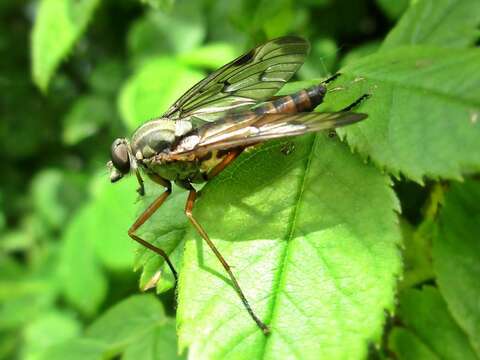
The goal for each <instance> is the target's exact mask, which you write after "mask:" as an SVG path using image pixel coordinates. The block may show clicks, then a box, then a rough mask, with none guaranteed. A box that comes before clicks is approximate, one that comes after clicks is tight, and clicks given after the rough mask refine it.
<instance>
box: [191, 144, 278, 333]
mask: <svg viewBox="0 0 480 360" xmlns="http://www.w3.org/2000/svg"><path fill="white" fill-rule="evenodd" d="M242 151H243V149H235V150H232V151H231V152H229V153H228V154H227V155H226V156H225V157H224V158H223V160H222V161H221V162H220V163H219V164H218V165H217V166H215V167H214V168H213V169H212V170H210V172H209V173H208V175H207V180H210V179H212V178H213V177H215V176H217V175H218V174H219V173H220V172H222V170H223V169H225V168H226V167H227V166H228V165H229V164H230V163H231V162H232V161H233V160H235V159H236V158H237V157H238V155H240V154H241V152H242ZM183 186H184V187H185V188H187V189H188V190H189V191H190V193H189V194H188V199H187V204H186V205H185V215H187V218H188V220H190V222H191V223H192V225H193V226H194V228H195V230H197V232H198V233H199V234H200V236H201V237H202V238H203V239H204V240H205V242H206V243H207V245H208V246H209V247H210V249H211V250H212V251H213V253H214V254H215V256H216V257H217V259H218V260H219V261H220V263H221V264H222V266H223V268H224V269H225V271H226V272H227V273H228V276H229V277H230V280H231V281H232V284H233V287H234V288H235V291H236V292H237V294H238V296H239V297H240V300H242V303H243V306H244V307H245V309H246V310H247V312H248V313H249V314H250V316H251V317H252V319H253V320H254V321H255V323H256V324H257V325H258V327H259V328H260V329H261V330H262V331H263V333H264V334H265V335H268V334H269V333H270V329H269V328H268V326H267V325H265V324H264V323H263V322H262V321H261V320H260V318H259V317H258V316H257V315H256V314H255V313H254V311H253V310H252V307H251V306H250V303H249V302H248V300H247V298H246V297H245V294H244V293H243V291H242V288H241V287H240V284H239V283H238V280H237V278H236V277H235V275H234V274H233V272H232V270H231V268H230V265H229V264H228V263H227V261H226V260H225V258H224V257H223V256H222V254H221V253H220V251H218V249H217V247H216V246H215V244H214V243H213V242H212V240H211V239H210V237H209V236H208V234H207V232H206V231H205V230H204V229H203V227H202V225H200V223H199V222H198V221H197V219H195V217H194V216H193V206H194V205H195V199H196V198H197V191H196V190H195V189H194V188H193V186H192V185H191V184H189V183H184V184H183Z"/></svg>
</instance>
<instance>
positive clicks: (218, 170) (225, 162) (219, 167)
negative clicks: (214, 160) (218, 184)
mask: <svg viewBox="0 0 480 360" xmlns="http://www.w3.org/2000/svg"><path fill="white" fill-rule="evenodd" d="M242 151H243V148H238V149H234V150H232V151H230V152H229V153H228V154H227V155H226V156H225V157H224V158H223V159H222V161H221V162H220V163H219V164H217V165H216V166H215V167H214V168H213V169H212V170H210V172H209V173H208V174H207V181H208V180H211V179H212V178H214V177H215V176H217V175H218V174H220V173H221V172H222V171H223V169H225V168H226V167H227V166H228V165H229V164H230V163H231V162H232V161H233V160H235V159H236V158H237V157H238V155H240V154H241V153H242Z"/></svg>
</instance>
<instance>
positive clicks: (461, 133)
mask: <svg viewBox="0 0 480 360" xmlns="http://www.w3.org/2000/svg"><path fill="white" fill-rule="evenodd" d="M341 73H342V76H340V77H339V78H338V81H336V82H335V83H334V84H332V85H331V88H335V87H338V86H342V87H343V88H344V89H345V91H332V92H331V93H330V94H328V95H327V102H328V103H330V104H335V106H334V108H335V109H340V108H342V107H343V106H346V105H348V104H349V103H351V102H352V101H353V100H355V98H356V97H358V96H360V95H362V94H365V93H368V94H371V97H370V98H369V99H368V100H366V101H364V103H363V104H362V105H361V106H359V107H358V108H357V110H358V111H361V112H365V113H367V114H368V119H367V120H365V121H363V122H362V123H361V124H359V125H358V126H354V127H346V128H343V129H340V133H341V134H347V140H348V142H349V143H350V145H351V146H352V147H353V148H355V149H357V150H358V151H359V152H360V153H362V154H363V155H364V156H365V157H367V156H368V157H370V158H371V159H372V160H373V161H374V162H375V163H376V164H378V165H379V166H380V167H382V168H386V169H388V170H389V171H391V172H393V173H399V172H401V173H403V174H405V175H406V176H407V177H409V178H411V179H413V180H415V181H417V182H421V181H422V178H423V177H431V178H437V177H442V178H448V179H458V178H461V176H462V174H466V173H471V172H474V171H478V170H480V156H478V154H479V151H480V141H479V139H480V121H479V118H480V49H474V50H473V49H472V50H456V51H454V52H453V51H450V50H445V49H437V48H426V47H404V48H397V49H394V50H391V51H388V52H387V51H382V52H380V53H377V54H375V55H371V56H368V57H366V58H364V59H362V60H360V61H357V62H355V63H351V64H349V65H347V66H346V67H345V68H343V69H342V70H341ZM347 90H348V91H347Z"/></svg>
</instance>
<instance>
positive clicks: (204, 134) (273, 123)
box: [172, 112, 367, 157]
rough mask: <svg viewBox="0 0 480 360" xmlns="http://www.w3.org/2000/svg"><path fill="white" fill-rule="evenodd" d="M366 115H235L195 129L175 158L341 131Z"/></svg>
mask: <svg viewBox="0 0 480 360" xmlns="http://www.w3.org/2000/svg"><path fill="white" fill-rule="evenodd" d="M366 117H367V115H366V114H360V113H353V112H331V113H318V112H317V113H316V112H309V113H296V114H265V115H261V116H258V115H256V114H255V113H253V112H248V113H246V114H236V115H231V116H229V117H226V118H224V119H222V120H219V121H216V122H214V123H208V124H205V125H203V126H202V127H200V128H198V130H197V133H196V134H195V135H192V136H193V138H192V137H190V139H188V143H186V144H185V145H184V144H181V143H180V144H179V145H180V146H178V147H177V148H176V149H175V150H173V151H172V156H173V157H175V155H182V156H184V155H186V156H189V155H196V156H201V155H202V154H205V153H207V152H209V151H211V150H228V149H231V148H235V147H238V146H249V145H253V144H257V143H260V142H263V141H266V140H270V139H276V138H284V137H290V136H297V135H302V134H305V133H308V132H315V131H320V130H325V129H332V128H336V127H341V126H345V125H349V124H353V123H355V122H358V121H361V120H363V119H365V118H366Z"/></svg>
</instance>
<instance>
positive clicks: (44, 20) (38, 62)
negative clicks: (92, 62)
mask: <svg viewBox="0 0 480 360" xmlns="http://www.w3.org/2000/svg"><path fill="white" fill-rule="evenodd" d="M99 3H100V1H99V0H62V1H59V0H41V1H40V3H39V6H38V9H37V14H36V20H35V24H34V28H33V33H32V73H33V79H34V81H35V83H36V84H37V86H38V87H40V89H42V90H43V91H44V92H46V91H47V88H48V84H49V82H50V79H51V78H52V76H53V74H54V73H55V71H56V69H57V67H58V65H59V64H60V62H61V61H62V60H63V59H64V58H65V56H67V55H68V53H69V51H70V50H71V48H72V47H73V45H74V44H75V42H76V41H77V40H78V38H79V37H80V35H81V34H82V33H83V31H84V30H85V28H86V26H87V24H88V22H89V21H90V19H91V18H92V16H93V12H94V10H95V8H96V7H97V5H98V4H99Z"/></svg>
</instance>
